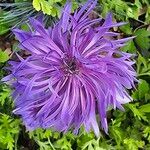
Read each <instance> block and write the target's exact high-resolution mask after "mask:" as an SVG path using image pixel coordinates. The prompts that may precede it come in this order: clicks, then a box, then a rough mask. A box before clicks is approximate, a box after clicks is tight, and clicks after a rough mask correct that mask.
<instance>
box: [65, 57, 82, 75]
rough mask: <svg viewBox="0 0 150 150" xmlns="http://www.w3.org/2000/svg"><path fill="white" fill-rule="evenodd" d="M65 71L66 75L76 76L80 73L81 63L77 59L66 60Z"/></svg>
mask: <svg viewBox="0 0 150 150" xmlns="http://www.w3.org/2000/svg"><path fill="white" fill-rule="evenodd" d="M63 71H64V72H65V73H66V74H76V73H78V71H79V63H78V62H77V60H76V58H64V60H63Z"/></svg>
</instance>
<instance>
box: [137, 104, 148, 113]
mask: <svg viewBox="0 0 150 150" xmlns="http://www.w3.org/2000/svg"><path fill="white" fill-rule="evenodd" d="M139 110H140V112H145V113H150V104H145V105H142V106H141V107H140V108H139Z"/></svg>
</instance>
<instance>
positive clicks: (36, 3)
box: [32, 0, 41, 11]
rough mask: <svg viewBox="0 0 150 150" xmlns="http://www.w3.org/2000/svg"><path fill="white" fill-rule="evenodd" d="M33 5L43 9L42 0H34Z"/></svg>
mask: <svg viewBox="0 0 150 150" xmlns="http://www.w3.org/2000/svg"><path fill="white" fill-rule="evenodd" d="M32 4H33V7H34V8H35V9H36V10H37V11H40V10H41V4H40V0H33V3H32Z"/></svg>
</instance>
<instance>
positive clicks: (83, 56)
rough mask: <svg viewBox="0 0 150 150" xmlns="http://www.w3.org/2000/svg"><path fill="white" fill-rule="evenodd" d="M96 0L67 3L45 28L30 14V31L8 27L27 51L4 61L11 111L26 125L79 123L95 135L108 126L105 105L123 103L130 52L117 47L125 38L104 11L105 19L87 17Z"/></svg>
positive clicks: (131, 74) (130, 73)
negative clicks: (76, 7)
mask: <svg viewBox="0 0 150 150" xmlns="http://www.w3.org/2000/svg"><path fill="white" fill-rule="evenodd" d="M95 5H96V0H94V1H92V0H89V1H88V2H87V3H86V4H85V5H84V6H83V7H81V8H80V9H79V10H76V12H75V13H74V14H73V15H72V14H71V3H67V4H66V6H65V8H64V11H63V13H62V17H61V19H60V20H59V21H58V22H57V23H56V24H55V25H54V26H53V27H49V28H48V29H46V28H44V25H43V24H42V23H41V22H40V21H38V20H36V19H33V18H31V19H30V23H31V26H32V27H31V28H32V29H31V31H30V32H25V31H22V30H19V29H14V30H13V32H14V34H15V35H16V37H17V38H18V40H19V41H20V47H21V48H22V49H25V50H26V51H28V52H29V53H30V55H29V56H28V57H27V58H26V59H24V58H22V57H21V56H19V55H18V54H17V56H18V58H19V61H10V62H9V63H10V65H11V67H10V68H9V69H10V70H11V72H12V73H11V74H10V75H9V76H7V77H6V78H5V79H3V80H4V81H7V80H9V81H11V84H12V87H13V88H14V92H13V98H14V101H15V107H16V109H15V110H14V112H15V113H16V114H19V115H21V116H22V119H23V122H24V124H25V125H26V127H27V129H35V128H38V127H41V128H54V129H55V130H58V131H68V130H69V129H74V132H75V133H77V132H78V129H79V128H80V126H81V125H83V126H84V127H85V129H86V131H87V132H88V131H90V130H91V129H93V130H94V132H95V134H96V135H97V136H98V135H99V125H98V122H99V121H98V120H99V119H97V118H96V114H97V113H98V114H99V115H98V116H99V117H98V118H100V121H101V125H102V128H103V129H104V130H105V132H106V133H107V132H108V126H107V118H106V117H107V116H106V112H107V109H108V108H109V107H113V108H114V109H116V108H119V109H121V110H122V109H123V107H122V104H124V103H127V102H129V101H131V97H130V96H129V94H128V92H127V90H126V89H131V88H132V87H133V86H134V81H135V80H136V79H135V76H136V73H135V71H134V69H133V68H132V65H133V62H132V61H131V60H130V57H131V54H129V53H125V52H122V51H120V50H119V48H120V47H122V46H124V45H125V42H126V41H128V40H130V39H131V38H123V39H117V36H118V35H119V33H115V32H114V31H113V30H110V29H112V27H115V26H120V25H123V24H124V23H113V21H112V15H111V13H109V14H108V15H107V16H106V18H105V19H100V18H98V19H90V17H89V14H90V13H91V11H92V10H93V9H94V8H95Z"/></svg>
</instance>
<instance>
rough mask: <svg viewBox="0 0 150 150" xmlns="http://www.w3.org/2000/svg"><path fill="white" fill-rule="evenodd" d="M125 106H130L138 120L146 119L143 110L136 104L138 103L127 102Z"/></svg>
mask: <svg viewBox="0 0 150 150" xmlns="http://www.w3.org/2000/svg"><path fill="white" fill-rule="evenodd" d="M126 106H128V108H130V109H131V110H132V112H133V114H134V116H135V117H138V119H139V120H141V119H143V120H145V121H148V120H147V118H146V116H145V114H144V112H141V111H140V110H139V109H138V108H137V106H139V104H138V103H135V104H127V105H126Z"/></svg>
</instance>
